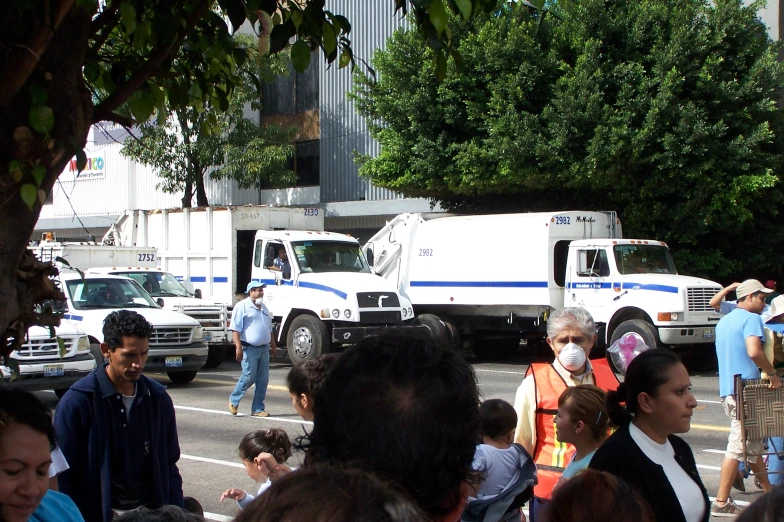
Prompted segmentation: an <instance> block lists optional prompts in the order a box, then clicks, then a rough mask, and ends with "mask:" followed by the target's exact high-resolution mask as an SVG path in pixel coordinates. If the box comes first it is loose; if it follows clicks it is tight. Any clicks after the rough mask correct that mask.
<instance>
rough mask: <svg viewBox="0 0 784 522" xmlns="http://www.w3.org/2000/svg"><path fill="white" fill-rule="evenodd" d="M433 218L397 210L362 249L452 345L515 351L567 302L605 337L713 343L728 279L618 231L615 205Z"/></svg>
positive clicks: (675, 344) (660, 342)
mask: <svg viewBox="0 0 784 522" xmlns="http://www.w3.org/2000/svg"><path fill="white" fill-rule="evenodd" d="M430 216H432V215H430ZM430 216H423V215H422V214H401V215H399V216H397V217H395V218H393V219H392V220H390V221H389V222H388V223H387V225H386V226H385V227H384V228H383V229H381V230H380V231H379V232H378V233H377V234H375V235H374V236H373V237H372V238H371V239H370V240H369V241H368V242H367V243H366V244H365V246H364V248H363V250H364V252H365V254H366V257H367V259H368V261H369V263H370V265H371V266H372V270H373V272H374V273H375V274H377V275H379V276H381V277H382V278H384V279H387V280H389V281H391V282H393V283H394V284H395V285H396V286H397V288H398V290H399V292H400V294H401V295H402V296H404V297H405V298H407V299H410V301H411V302H412V303H413V306H414V313H415V314H416V316H417V317H418V320H419V321H420V322H421V323H422V324H423V325H426V326H427V327H429V328H430V329H431V330H433V331H435V332H437V333H438V334H439V335H443V336H445V337H446V338H448V339H449V340H450V341H451V343H452V344H453V346H454V347H460V346H462V347H463V348H473V349H477V345H478V344H481V346H482V348H493V349H499V348H500V349H502V350H510V349H516V348H517V347H518V346H519V345H520V344H521V341H522V343H523V344H524V343H525V342H527V340H530V339H541V338H542V337H543V336H544V335H545V331H546V324H547V318H548V316H549V314H550V313H551V312H552V311H553V310H556V309H559V308H562V307H564V306H579V307H583V308H585V309H587V310H588V311H589V312H590V313H591V315H592V316H593V317H594V320H595V321H596V323H597V327H598V332H597V334H598V341H599V345H600V346H607V345H609V344H611V343H612V342H614V341H615V340H616V339H618V338H619V337H621V336H622V335H623V334H625V333H627V332H637V333H638V334H640V335H641V336H642V337H643V339H644V340H645V342H646V343H647V344H649V345H650V346H673V347H678V346H684V345H702V346H704V347H705V348H706V349H709V347H710V346H711V343H713V341H714V335H715V326H716V323H717V322H718V320H719V316H718V314H717V313H716V312H715V311H714V310H713V309H712V308H711V307H710V304H709V302H710V299H711V297H713V296H714V295H715V294H716V292H718V291H719V290H720V289H721V286H720V285H718V284H717V283H715V282H713V281H708V280H706V279H701V278H696V277H689V276H685V275H681V274H678V271H677V270H676V268H675V265H674V264H673V261H672V257H671V256H670V252H669V249H668V247H667V245H666V244H665V243H663V242H661V241H656V240H650V239H642V240H640V239H622V237H623V236H622V232H621V223H620V220H619V219H618V217H617V215H616V214H615V213H614V212H588V211H568V212H544V213H527V214H495V215H479V216H447V217H435V218H432V217H430ZM480 340H482V341H485V342H481V343H475V341H480ZM480 349H481V348H480Z"/></svg>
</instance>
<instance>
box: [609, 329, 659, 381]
mask: <svg viewBox="0 0 784 522" xmlns="http://www.w3.org/2000/svg"><path fill="white" fill-rule="evenodd" d="M631 332H634V333H637V334H639V335H640V337H642V340H643V341H645V344H647V345H648V346H649V347H650V348H658V347H659V335H658V332H656V328H655V327H654V326H653V325H652V324H651V323H649V322H648V321H643V320H642V319H630V320H628V321H624V322H622V323H621V324H619V325H618V327H617V328H616V329H615V331H613V333H612V336H611V337H610V344H609V345H608V348H609V347H610V346H612V344H613V343H614V342H615V341H617V340H618V339H620V338H621V337H623V336H624V335H626V334H627V333H631ZM607 362H609V363H610V366H612V365H613V364H612V359H611V358H610V354H609V353H608V354H607ZM615 369H616V370H617V368H615Z"/></svg>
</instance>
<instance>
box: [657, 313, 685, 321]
mask: <svg viewBox="0 0 784 522" xmlns="http://www.w3.org/2000/svg"><path fill="white" fill-rule="evenodd" d="M657 318H658V319H659V321H682V320H683V314H682V313H680V312H659V314H658V315H657Z"/></svg>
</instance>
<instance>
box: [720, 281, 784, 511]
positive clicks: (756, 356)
mask: <svg viewBox="0 0 784 522" xmlns="http://www.w3.org/2000/svg"><path fill="white" fill-rule="evenodd" d="M770 292H771V290H770V289H768V288H765V287H764V286H762V283H760V282H759V281H757V280H756V279H749V280H746V281H744V282H742V283H741V284H739V285H738V286H737V288H736V289H735V295H736V296H737V298H738V305H737V307H736V308H735V309H734V310H732V311H731V312H729V313H728V314H727V315H725V316H724V317H722V318H721V320H720V321H719V323H718V324H717V325H716V355H717V357H718V361H719V395H720V396H721V398H722V404H723V405H724V411H725V412H726V414H727V416H728V417H729V418H730V434H729V437H728V441H727V451H726V453H725V454H724V460H723V461H722V464H721V477H720V478H719V491H718V493H717V494H716V501H715V502H713V504H712V505H711V514H713V515H717V514H718V516H726V515H734V514H737V513H740V508H738V507H737V506H736V505H735V503H734V502H733V500H732V499H731V498H730V496H729V494H730V489H731V488H732V484H733V481H734V480H735V477H736V474H737V470H738V463H739V462H741V461H743V460H744V451H743V445H742V441H741V426H740V421H739V420H738V419H737V415H736V413H735V409H736V404H735V398H734V397H733V393H734V392H735V383H734V378H735V375H738V374H740V375H741V376H742V377H743V378H744V379H759V378H760V371H759V369H760V368H762V370H764V371H765V372H766V373H767V374H768V375H769V376H770V386H771V388H780V387H781V380H780V379H779V378H778V376H776V370H775V369H774V368H773V364H772V363H771V362H770V361H768V359H767V357H766V356H765V352H764V351H763V350H762V340H763V338H764V326H763V323H762V318H761V317H760V315H759V314H760V313H761V312H762V310H763V309H764V308H765V298H766V297H767V294H769V293H770ZM746 449H747V450H748V452H749V453H762V441H746ZM748 460H749V463H750V464H751V469H752V470H753V471H754V474H755V475H756V477H757V479H758V480H759V482H760V484H761V485H762V488H763V490H765V492H766V493H767V492H768V491H770V489H771V485H770V482H769V481H768V478H767V473H766V471H765V463H764V462H763V461H762V460H758V459H757V457H749V458H748Z"/></svg>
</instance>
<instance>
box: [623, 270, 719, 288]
mask: <svg viewBox="0 0 784 522" xmlns="http://www.w3.org/2000/svg"><path fill="white" fill-rule="evenodd" d="M617 282H620V283H621V284H622V285H623V287H624V288H633V287H634V286H640V287H643V288H644V287H646V286H654V287H661V289H662V290H671V291H672V290H674V291H677V289H678V288H699V287H702V288H715V289H716V291H717V292H718V291H719V290H720V289H721V285H719V284H718V283H715V282H713V281H710V280H708V279H702V278H699V277H692V276H685V275H675V274H627V275H624V276H620V278H619V279H618V281H616V283H617Z"/></svg>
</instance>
